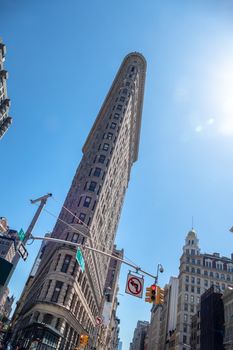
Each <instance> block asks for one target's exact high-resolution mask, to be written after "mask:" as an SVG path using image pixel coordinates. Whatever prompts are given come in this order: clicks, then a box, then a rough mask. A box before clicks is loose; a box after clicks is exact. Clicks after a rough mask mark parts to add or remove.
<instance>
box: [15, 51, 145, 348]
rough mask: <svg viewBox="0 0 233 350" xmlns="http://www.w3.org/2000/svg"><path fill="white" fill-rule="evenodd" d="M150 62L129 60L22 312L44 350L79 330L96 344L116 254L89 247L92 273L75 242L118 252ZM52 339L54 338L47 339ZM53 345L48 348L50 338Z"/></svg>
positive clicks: (23, 324) (69, 344) (24, 333)
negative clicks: (80, 262) (116, 245)
mask: <svg viewBox="0 0 233 350" xmlns="http://www.w3.org/2000/svg"><path fill="white" fill-rule="evenodd" d="M145 70H146V62H145V59H144V58H143V56H142V55H141V54H138V53H132V54H129V55H128V56H126V58H125V59H124V61H123V63H122V65H121V67H120V69H119V71H118V73H117V75H116V78H115V80H114V81H113V84H112V86H111V89H110V91H109V93H108V95H107V97H106V99H105V101H104V103H103V106H102V107H101V109H100V112H99V114H98V116H97V119H96V121H95V123H94V125H93V127H92V129H91V131H90V134H89V136H88V138H87V140H86V143H85V145H84V147H83V157H82V160H81V162H80V165H79V167H78V169H77V171H76V174H75V176H74V179H73V182H72V185H71V187H70V190H69V192H68V194H67V197H66V200H65V203H64V205H63V207H62V210H61V212H60V215H59V219H58V220H57V223H56V224H55V227H54V230H53V232H52V237H56V238H61V239H65V240H66V241H67V244H63V245H61V244H54V243H48V245H47V246H46V249H45V251H44V254H43V257H42V260H41V263H40V265H39V268H38V271H37V273H36V275H35V277H34V279H33V282H32V285H31V287H30V290H29V292H28V295H27V300H25V302H24V305H23V306H22V310H21V312H20V315H19V318H18V321H17V324H16V327H15V340H19V339H20V340H21V343H22V344H23V345H24V346H25V347H26V348H28V347H29V346H30V342H31V341H32V340H31V339H33V338H36V337H37V334H41V335H40V339H41V338H42V339H43V340H42V343H43V349H60V350H71V349H74V348H75V346H77V345H78V344H79V337H80V334H87V335H88V336H89V345H90V346H92V345H96V341H97V334H96V331H95V325H96V321H95V319H96V317H97V316H100V315H101V314H102V308H103V298H104V297H103V294H104V293H103V292H104V287H105V281H106V277H107V271H108V266H109V258H108V257H107V256H104V255H101V254H99V253H94V252H93V251H90V250H84V251H83V254H84V259H85V272H82V271H81V270H80V268H79V266H78V263H77V262H76V259H75V256H76V249H74V248H73V247H71V246H70V245H69V241H72V242H77V243H80V244H82V245H84V244H85V243H87V244H88V245H89V246H91V247H94V248H96V249H99V250H103V251H106V252H112V251H113V246H114V240H115V235H116V230H117V226H118V222H119V218H120V213H121V209H122V205H123V200H124V196H125V192H126V189H127V186H128V181H129V178H130V170H131V167H132V164H133V163H134V162H135V161H136V160H137V156H138V145H139V134H140V124H141V114H142V104H143V94H144V83H145ZM48 339H50V340H48ZM48 342H49V344H50V347H48V346H47V345H46V344H48Z"/></svg>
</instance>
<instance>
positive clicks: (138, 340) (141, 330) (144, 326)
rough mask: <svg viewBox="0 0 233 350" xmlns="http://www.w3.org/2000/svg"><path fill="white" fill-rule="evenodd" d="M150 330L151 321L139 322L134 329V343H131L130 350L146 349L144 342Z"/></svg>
mask: <svg viewBox="0 0 233 350" xmlns="http://www.w3.org/2000/svg"><path fill="white" fill-rule="evenodd" d="M148 330H149V322H147V321H138V322H137V327H136V328H135V330H134V335H133V340H132V343H130V350H144V343H145V339H146V335H147V332H148Z"/></svg>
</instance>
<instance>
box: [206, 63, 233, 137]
mask: <svg viewBox="0 0 233 350" xmlns="http://www.w3.org/2000/svg"><path fill="white" fill-rule="evenodd" d="M212 74H213V77H214V78H213V81H212V82H211V84H212V89H211V90H212V102H213V107H214V108H215V110H216V116H215V118H214V120H216V121H217V123H216V127H217V130H216V131H218V132H219V133H221V134H223V135H233V61H231V62H226V60H225V61H223V62H222V63H221V64H219V65H218V66H215V70H214V72H212ZM210 120H211V119H210ZM211 123H212V122H211ZM211 123H210V124H211Z"/></svg>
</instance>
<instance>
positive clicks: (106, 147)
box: [103, 143, 109, 151]
mask: <svg viewBox="0 0 233 350" xmlns="http://www.w3.org/2000/svg"><path fill="white" fill-rule="evenodd" d="M108 149H109V144H108V143H104V144H103V150H104V151H108Z"/></svg>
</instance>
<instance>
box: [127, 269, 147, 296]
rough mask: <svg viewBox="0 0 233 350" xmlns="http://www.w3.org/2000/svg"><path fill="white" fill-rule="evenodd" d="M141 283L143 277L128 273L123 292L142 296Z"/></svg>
mask: <svg viewBox="0 0 233 350" xmlns="http://www.w3.org/2000/svg"><path fill="white" fill-rule="evenodd" d="M143 285H144V279H143V277H138V276H135V275H132V274H131V273H128V276H127V281H126V287H125V293H128V294H131V295H133V296H134V297H138V298H142V294H143Z"/></svg>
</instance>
